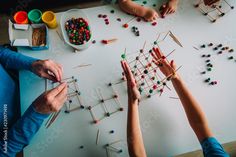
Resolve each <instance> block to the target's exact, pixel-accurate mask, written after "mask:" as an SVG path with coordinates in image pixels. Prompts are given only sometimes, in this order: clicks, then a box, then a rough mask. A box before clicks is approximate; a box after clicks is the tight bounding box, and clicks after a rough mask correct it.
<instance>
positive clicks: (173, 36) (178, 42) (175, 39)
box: [170, 31, 183, 47]
mask: <svg viewBox="0 0 236 157" xmlns="http://www.w3.org/2000/svg"><path fill="white" fill-rule="evenodd" d="M170 37H171V38H172V39H173V40H174V41H175V43H176V44H178V45H179V46H180V47H183V45H182V44H181V43H180V41H179V40H178V39H177V37H176V36H175V35H174V34H173V33H172V32H171V31H170Z"/></svg>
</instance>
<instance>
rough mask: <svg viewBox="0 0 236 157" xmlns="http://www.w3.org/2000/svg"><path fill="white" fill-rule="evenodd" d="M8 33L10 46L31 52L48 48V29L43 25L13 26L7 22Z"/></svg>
mask: <svg viewBox="0 0 236 157" xmlns="http://www.w3.org/2000/svg"><path fill="white" fill-rule="evenodd" d="M8 33H9V39H10V41H11V45H12V46H17V47H29V48H31V49H32V50H45V49H48V48H49V40H48V27H47V26H46V25H45V24H14V23H12V22H11V21H10V20H9V30H8Z"/></svg>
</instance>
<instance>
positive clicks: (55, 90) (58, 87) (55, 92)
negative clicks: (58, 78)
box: [48, 83, 67, 97]
mask: <svg viewBox="0 0 236 157" xmlns="http://www.w3.org/2000/svg"><path fill="white" fill-rule="evenodd" d="M65 86H67V83H62V84H60V85H58V86H57V87H55V88H53V89H51V90H50V91H48V94H49V95H50V96H52V97H55V96H56V95H57V94H58V93H60V92H61V91H62V90H63V89H64V88H65Z"/></svg>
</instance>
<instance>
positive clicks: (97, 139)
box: [96, 129, 100, 145]
mask: <svg viewBox="0 0 236 157" xmlns="http://www.w3.org/2000/svg"><path fill="white" fill-rule="evenodd" d="M99 135H100V131H99V129H98V131H97V138H96V145H98V142H99Z"/></svg>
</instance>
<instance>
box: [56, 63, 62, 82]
mask: <svg viewBox="0 0 236 157" xmlns="http://www.w3.org/2000/svg"><path fill="white" fill-rule="evenodd" d="M56 65H57V67H58V70H59V71H58V72H59V75H60V81H61V80H62V76H63V68H62V66H61V65H60V64H58V63H56Z"/></svg>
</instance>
